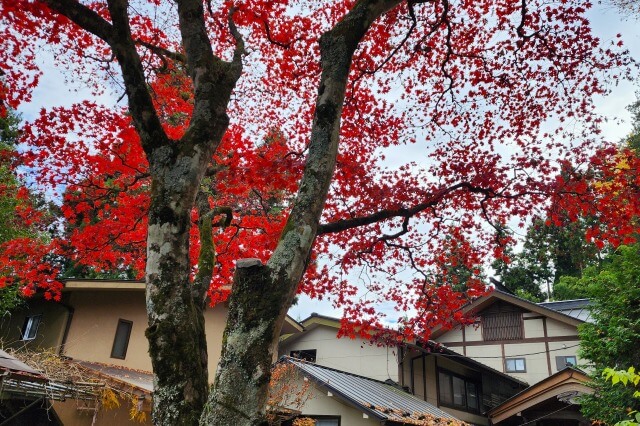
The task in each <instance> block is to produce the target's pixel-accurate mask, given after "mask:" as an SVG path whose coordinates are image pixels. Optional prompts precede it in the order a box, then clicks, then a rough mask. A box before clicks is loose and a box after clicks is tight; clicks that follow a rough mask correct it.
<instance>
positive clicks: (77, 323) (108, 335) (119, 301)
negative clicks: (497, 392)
mask: <svg viewBox="0 0 640 426" xmlns="http://www.w3.org/2000/svg"><path fill="white" fill-rule="evenodd" d="M69 304H70V305H71V306H73V308H74V314H73V317H72V320H71V326H70V327H69V334H68V336H67V342H66V344H65V351H64V355H66V356H69V357H71V358H75V359H79V360H83V361H90V362H102V363H106V364H113V365H118V366H122V367H127V368H134V369H139V370H145V371H151V358H150V357H149V343H148V341H147V338H146V337H145V335H144V332H145V330H146V328H147V324H148V321H147V312H146V307H145V299H144V291H138V290H134V291H76V292H74V293H72V295H71V297H70V299H69ZM204 316H205V327H206V333H207V352H208V355H209V380H210V381H211V382H212V381H213V379H214V378H215V371H216V367H217V365H218V360H219V359H220V352H221V350H222V333H223V331H224V327H225V323H226V318H227V308H225V307H224V306H223V305H222V304H219V305H217V306H216V307H215V308H208V309H207V310H206V311H205V314H204ZM119 319H124V320H128V321H132V322H133V326H132V329H131V336H130V338H129V346H128V348H127V354H126V357H125V359H117V358H111V349H112V346H113V339H114V337H115V333H116V328H117V326H118V320H119Z"/></svg>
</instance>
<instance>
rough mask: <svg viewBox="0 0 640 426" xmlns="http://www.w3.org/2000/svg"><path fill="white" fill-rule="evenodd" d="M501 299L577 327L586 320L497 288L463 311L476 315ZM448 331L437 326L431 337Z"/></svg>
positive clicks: (465, 307)
mask: <svg viewBox="0 0 640 426" xmlns="http://www.w3.org/2000/svg"><path fill="white" fill-rule="evenodd" d="M499 300H502V301H504V302H507V303H510V304H512V305H515V306H518V307H520V308H522V309H526V310H528V311H530V312H534V313H537V314H540V315H543V316H545V317H548V318H552V319H554V320H557V321H559V322H562V323H565V324H568V325H572V326H574V327H577V326H578V325H580V324H582V323H583V322H584V320H581V319H579V318H576V317H573V316H571V315H568V314H566V313H564V312H562V311H559V310H554V309H552V308H550V307H547V306H543V305H541V304H538V303H533V302H531V301H529V300H526V299H522V298H520V297H518V296H514V295H513V294H508V293H505V292H503V291H500V290H496V289H494V290H493V291H491V292H490V293H489V294H487V295H485V296H482V297H479V298H477V299H475V300H474V301H472V302H470V303H468V304H466V305H465V306H463V307H462V309H461V311H462V312H463V313H465V314H471V315H476V314H478V313H480V312H482V311H483V310H484V309H486V308H488V307H489V306H491V305H492V304H494V303H495V302H497V301H499ZM448 331H449V329H448V328H445V327H436V328H435V329H434V330H433V331H432V333H431V337H432V338H434V339H437V338H438V337H440V336H442V335H443V334H445V333H446V332H448Z"/></svg>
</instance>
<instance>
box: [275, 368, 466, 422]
mask: <svg viewBox="0 0 640 426" xmlns="http://www.w3.org/2000/svg"><path fill="white" fill-rule="evenodd" d="M283 359H284V360H285V361H286V362H290V363H291V364H293V365H295V366H296V367H298V368H299V369H300V370H301V371H302V372H303V374H305V375H306V376H307V377H309V378H310V379H312V380H314V381H315V382H316V383H318V384H319V385H321V386H323V387H325V388H327V389H328V390H329V391H331V392H332V393H333V394H335V395H336V396H338V397H340V398H342V399H343V400H345V401H346V402H349V403H351V404H352V405H354V406H355V407H356V408H358V409H360V410H362V411H363V412H365V413H367V414H368V415H372V416H374V417H376V418H378V419H380V420H389V421H394V422H404V423H406V424H412V423H414V422H417V421H420V420H425V419H429V418H438V419H441V420H445V419H446V420H457V419H456V418H455V417H453V416H451V415H450V414H448V413H445V412H444V411H442V410H440V409H439V408H437V407H435V406H434V405H431V404H429V403H427V402H425V401H423V400H421V399H418V398H416V397H415V396H413V395H411V394H409V393H407V392H404V391H403V390H401V389H398V388H397V387H394V386H392V385H389V384H387V383H384V382H381V381H378V380H373V379H369V378H367V377H362V376H358V375H355V374H351V373H346V372H344V371H340V370H335V369H333V368H328V367H323V366H320V365H316V364H313V363H310V362H306V361H302V360H299V359H294V358H289V357H283ZM438 424H439V423H438ZM443 424H445V423H443Z"/></svg>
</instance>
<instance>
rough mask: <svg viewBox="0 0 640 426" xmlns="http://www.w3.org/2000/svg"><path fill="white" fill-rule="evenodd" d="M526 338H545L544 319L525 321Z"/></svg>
mask: <svg viewBox="0 0 640 426" xmlns="http://www.w3.org/2000/svg"><path fill="white" fill-rule="evenodd" d="M524 337H525V338H526V339H530V338H532V337H544V322H543V320H542V318H535V319H525V320H524Z"/></svg>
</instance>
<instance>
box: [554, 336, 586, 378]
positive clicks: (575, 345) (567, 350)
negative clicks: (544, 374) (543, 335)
mask: <svg viewBox="0 0 640 426" xmlns="http://www.w3.org/2000/svg"><path fill="white" fill-rule="evenodd" d="M578 349H579V342H578V341H567V342H550V343H549V352H550V355H551V371H552V372H553V373H557V372H558V368H557V367H556V357H557V356H575V357H576V361H577V362H578V365H579V366H580V363H581V362H583V361H582V360H581V359H580V357H579V356H578ZM580 368H582V369H583V370H586V371H589V370H588V369H585V368H584V366H580Z"/></svg>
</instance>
